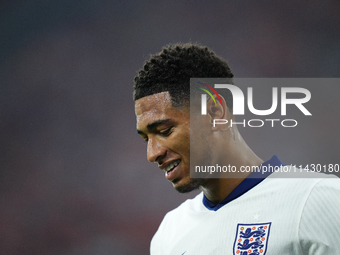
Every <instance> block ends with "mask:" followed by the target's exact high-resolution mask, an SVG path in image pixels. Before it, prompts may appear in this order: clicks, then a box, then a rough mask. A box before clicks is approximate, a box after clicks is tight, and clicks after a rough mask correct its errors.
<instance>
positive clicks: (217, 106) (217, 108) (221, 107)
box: [207, 94, 231, 131]
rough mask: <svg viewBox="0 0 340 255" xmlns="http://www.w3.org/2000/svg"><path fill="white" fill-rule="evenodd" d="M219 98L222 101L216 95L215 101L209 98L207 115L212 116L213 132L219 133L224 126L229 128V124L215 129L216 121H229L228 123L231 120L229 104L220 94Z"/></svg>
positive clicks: (217, 126)
mask: <svg viewBox="0 0 340 255" xmlns="http://www.w3.org/2000/svg"><path fill="white" fill-rule="evenodd" d="M219 97H220V99H221V101H220V100H219V99H218V97H217V96H216V95H214V99H215V101H214V100H213V99H212V98H209V100H208V102H207V113H208V115H209V116H210V122H211V128H212V131H218V130H219V129H221V128H222V126H224V125H227V126H229V124H218V125H215V127H214V125H213V121H214V119H226V120H227V121H228V123H229V121H230V119H231V116H230V112H229V110H228V107H227V104H226V102H225V99H224V97H223V96H221V95H220V94H219ZM215 102H216V103H215ZM221 102H222V104H221Z"/></svg>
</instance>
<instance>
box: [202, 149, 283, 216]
mask: <svg viewBox="0 0 340 255" xmlns="http://www.w3.org/2000/svg"><path fill="white" fill-rule="evenodd" d="M284 165H285V164H283V163H282V162H281V160H280V159H279V157H278V156H276V155H274V156H272V157H271V158H270V159H269V160H267V161H265V162H263V163H262V164H261V165H260V166H259V168H261V167H264V166H266V167H269V166H272V167H273V168H274V167H275V166H277V167H280V166H284ZM271 173H272V172H270V171H267V172H265V173H263V174H262V173H257V172H252V173H251V174H250V175H249V176H248V177H247V178H245V179H244V180H243V181H242V182H241V183H240V184H239V185H238V186H237V187H236V188H235V189H234V190H233V191H232V192H231V193H230V194H229V195H228V196H227V197H226V198H225V199H223V200H222V201H221V202H220V203H218V204H215V203H213V202H211V201H209V200H208V199H207V197H206V196H205V195H204V194H203V205H204V206H205V207H206V208H207V209H209V210H211V211H217V210H218V209H220V208H221V207H222V206H224V205H226V204H227V203H229V202H231V201H232V200H234V199H236V198H238V197H239V196H241V195H243V194H244V193H246V192H247V191H248V190H250V189H252V188H253V187H255V186H256V185H257V184H259V183H260V182H262V181H263V180H264V179H265V178H267V177H268V176H269V175H270V174H271Z"/></svg>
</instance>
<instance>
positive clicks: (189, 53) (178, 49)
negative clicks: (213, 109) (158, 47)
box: [133, 43, 234, 112]
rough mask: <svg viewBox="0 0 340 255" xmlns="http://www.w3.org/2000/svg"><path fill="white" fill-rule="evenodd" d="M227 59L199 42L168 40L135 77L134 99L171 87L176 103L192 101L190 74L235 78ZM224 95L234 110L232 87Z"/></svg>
mask: <svg viewBox="0 0 340 255" xmlns="http://www.w3.org/2000/svg"><path fill="white" fill-rule="evenodd" d="M232 77H234V75H233V73H232V72H231V70H230V68H229V65H228V63H227V62H226V61H225V60H224V59H222V58H220V57H219V56H217V55H216V54H215V53H214V52H213V51H212V50H211V49H209V48H208V47H203V46H200V45H198V44H192V43H186V44H181V43H177V44H169V45H167V46H165V47H163V49H162V51H161V52H160V53H158V54H155V55H151V56H150V59H149V60H147V61H146V62H145V64H144V67H143V69H142V70H140V71H139V73H138V76H136V77H135V79H134V93H133V99H134V100H135V101H136V100H138V99H140V98H142V97H146V96H150V95H153V94H156V93H160V92H164V91H169V93H170V96H171V100H172V104H173V106H176V107H178V106H183V105H189V102H190V78H232ZM225 91H226V93H227V95H223V96H224V97H225V99H226V101H227V106H228V108H229V110H230V111H231V112H232V96H231V94H230V92H229V90H225Z"/></svg>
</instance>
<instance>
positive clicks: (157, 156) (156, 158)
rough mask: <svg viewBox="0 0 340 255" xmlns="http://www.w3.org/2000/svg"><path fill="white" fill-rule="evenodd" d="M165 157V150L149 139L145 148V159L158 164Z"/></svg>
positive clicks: (154, 140)
mask: <svg viewBox="0 0 340 255" xmlns="http://www.w3.org/2000/svg"><path fill="white" fill-rule="evenodd" d="M165 155H166V149H165V147H164V146H162V145H161V144H160V143H159V142H158V141H157V140H156V139H150V138H149V141H148V147H147V157H148V160H149V161H150V162H158V163H159V162H160V161H161V160H162V159H163V158H164V157H165Z"/></svg>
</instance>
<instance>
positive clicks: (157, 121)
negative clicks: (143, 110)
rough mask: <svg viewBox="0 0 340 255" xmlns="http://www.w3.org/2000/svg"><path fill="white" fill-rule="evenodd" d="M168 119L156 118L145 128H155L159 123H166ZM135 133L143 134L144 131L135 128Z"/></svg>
mask: <svg viewBox="0 0 340 255" xmlns="http://www.w3.org/2000/svg"><path fill="white" fill-rule="evenodd" d="M170 121H171V119H164V120H156V121H154V122H152V123H149V124H148V125H147V126H146V128H147V129H148V130H152V129H155V128H156V127H158V126H160V125H162V124H166V123H168V122H170ZM137 133H138V134H144V132H143V131H141V130H139V129H137Z"/></svg>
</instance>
